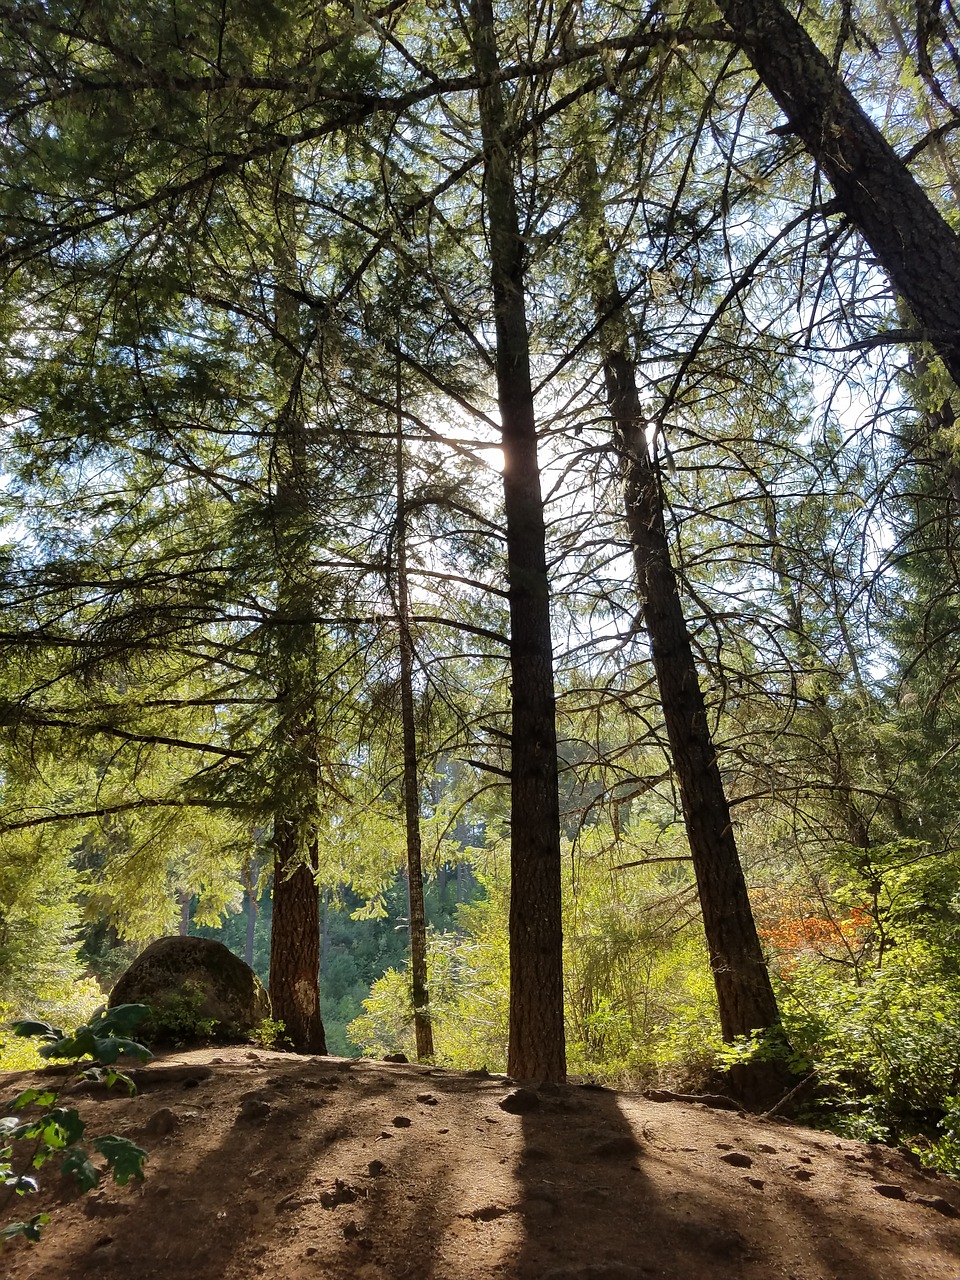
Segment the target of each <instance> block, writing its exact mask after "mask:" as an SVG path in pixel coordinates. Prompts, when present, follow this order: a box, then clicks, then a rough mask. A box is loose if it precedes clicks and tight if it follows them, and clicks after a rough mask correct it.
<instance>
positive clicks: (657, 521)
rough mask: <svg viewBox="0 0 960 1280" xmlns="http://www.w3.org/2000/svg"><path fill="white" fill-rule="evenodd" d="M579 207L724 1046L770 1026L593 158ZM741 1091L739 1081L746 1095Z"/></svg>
mask: <svg viewBox="0 0 960 1280" xmlns="http://www.w3.org/2000/svg"><path fill="white" fill-rule="evenodd" d="M582 163H583V168H584V172H585V177H584V183H583V190H582V193H581V196H582V199H581V204H582V208H583V212H584V216H585V218H586V220H587V222H588V225H589V228H590V232H591V235H590V240H591V241H592V242H593V243H594V245H595V246H596V247H595V250H594V256H593V259H592V261H591V263H590V275H591V278H592V291H593V302H594V306H595V309H596V312H597V317H598V322H599V325H600V330H599V332H600V345H601V351H602V358H603V375H604V383H605V389H606V394H607V403H608V405H609V408H610V416H611V419H612V424H613V436H614V444H615V447H616V450H617V453H618V456H619V459H620V467H621V472H622V475H623V485H624V501H625V508H626V519H627V527H628V530H629V534H630V545H631V549H632V552H633V562H634V571H635V574H636V580H637V589H638V593H639V595H640V598H641V601H642V605H643V619H644V624H645V626H646V631H647V636H648V638H649V641H650V651H651V655H652V657H653V666H654V671H655V674H656V678H657V687H658V691H659V694H660V704H661V706H662V708H663V717H664V723H665V726H666V730H667V738H668V741H669V745H670V754H671V756H672V759H673V767H674V772H675V774H676V778H677V786H678V789H679V792H680V801H681V805H682V807H683V818H684V823H685V826H686V832H687V840H688V842H689V845H690V854H691V858H692V861H693V868H694V874H695V876H696V881H697V891H698V894H699V898H700V908H701V912H702V914H703V925H704V932H705V934H706V940H707V949H708V952H709V955H710V966H711V969H712V972H713V980H714V985H715V987H716V992H717V1003H718V1006H719V1011H720V1026H721V1030H722V1032H723V1036H724V1039H726V1040H732V1039H734V1038H735V1037H737V1036H745V1035H749V1034H750V1033H751V1032H752V1031H756V1030H763V1029H767V1028H771V1027H775V1026H778V1025H779V1023H780V1011H779V1009H778V1007H777V1001H776V997H775V995H774V993H773V988H772V986H771V984H770V976H769V973H768V971H767V966H766V961H765V959H764V956H763V950H762V948H761V946H760V939H759V937H758V935H757V929H756V924H755V922H754V919H753V910H752V908H751V906H750V897H749V894H748V893H747V886H746V881H745V880H744V876H743V869H742V867H741V865H740V858H739V855H738V852H737V845H736V839H735V836H734V831H733V824H732V823H731V820H730V810H729V806H728V804H727V797H726V792H725V790H724V786H723V778H722V777H721V774H720V766H719V764H718V763H717V753H716V750H715V749H714V746H713V741H712V739H711V735H710V726H709V722H708V720H707V709H706V704H705V702H704V699H703V693H702V691H701V688H700V681H699V676H698V672H697V666H696V661H695V659H694V655H693V649H692V647H691V645H690V637H689V632H688V630H687V625H686V620H685V619H684V616H683V605H682V602H681V600H680V593H679V590H678V587H677V579H676V574H675V573H674V569H673V563H672V560H671V555H670V543H669V541H668V539H667V534H666V526H665V523H664V515H663V495H662V491H661V487H660V475H659V470H658V467H657V464H656V462H655V461H654V459H653V458H652V457H651V454H650V450H649V447H648V444H647V439H646V435H645V430H644V428H645V426H646V423H645V420H644V417H643V414H642V411H641V405H640V397H639V393H638V390H637V378H636V369H635V366H634V363H633V360H632V359H631V356H630V352H629V344H628V339H627V330H626V324H625V317H624V303H623V299H622V296H621V294H620V290H619V286H618V284H617V276H616V266H615V262H614V259H613V254H612V251H611V249H610V248H609V245H608V242H607V235H606V226H605V222H604V216H603V208H602V198H601V192H600V184H599V179H598V175H597V171H596V167H595V165H594V162H593V159H592V157H589V156H584V157H583V161H582ZM751 1083H752V1082H750V1081H748V1080H745V1081H744V1084H745V1086H747V1087H750V1086H751Z"/></svg>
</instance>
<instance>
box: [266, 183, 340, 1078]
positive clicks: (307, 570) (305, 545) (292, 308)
mask: <svg viewBox="0 0 960 1280" xmlns="http://www.w3.org/2000/svg"><path fill="white" fill-rule="evenodd" d="M292 182H293V179H292V174H291V173H290V171H289V162H285V163H284V168H283V170H282V171H281V173H280V175H279V178H278V183H277V192H276V200H277V239H276V242H275V252H274V260H275V264H276V272H277V280H278V282H279V287H278V289H277V294H276V299H275V303H274V306H275V312H276V319H277V332H278V334H279V335H281V339H285V341H284V340H281V341H278V343H277V349H276V356H275V372H276V374H277V383H278V386H279V388H280V395H281V396H282V397H283V403H282V404H281V406H280V407H279V411H278V414H277V423H276V431H275V438H274V440H273V446H272V456H271V471H272V475H273V498H272V506H273V527H274V545H275V551H276V574H277V610H276V617H275V619H274V628H275V640H274V652H275V654H276V673H275V680H276V692H277V730H276V751H275V754H274V760H273V770H274V777H273V786H274V792H275V800H274V823H273V857H274V875H273V927H272V931H271V937H270V999H271V1002H272V1004H273V1016H274V1018H276V1019H278V1020H279V1021H280V1022H282V1023H283V1024H284V1028H285V1032H284V1038H285V1041H286V1043H288V1044H289V1045H290V1047H291V1048H293V1049H295V1050H297V1052H299V1053H326V1051H327V1049H326V1040H325V1037H324V1032H323V1023H322V1021H321V1018H320V907H319V894H318V890H317V883H316V878H315V873H316V867H317V858H316V836H315V826H316V818H317V807H318V803H319V796H318V790H319V781H320V768H319V758H318V757H319V749H320V747H319V742H318V734H317V710H316V700H317V694H318V679H317V653H316V641H317V636H316V626H315V624H313V623H312V622H310V621H305V620H304V619H309V618H310V617H311V616H312V614H313V612H314V606H315V602H314V595H315V586H314V581H313V576H312V570H311V567H310V555H309V548H310V543H309V536H308V532H307V531H308V527H309V518H310V496H309V460H308V450H307V432H306V426H305V423H304V420H303V414H302V409H301V404H300V389H299V382H300V369H299V368H298V362H297V360H296V356H295V354H294V353H295V351H296V344H297V340H298V337H299V323H298V315H297V304H296V303H295V302H294V301H293V298H292V295H291V293H290V292H289V291H288V290H287V289H285V288H284V287H283V286H284V284H289V283H291V282H293V281H295V280H296V255H295V248H294V245H295V239H294V229H293V217H292V211H291V210H292V200H291V196H290V192H291V189H292Z"/></svg>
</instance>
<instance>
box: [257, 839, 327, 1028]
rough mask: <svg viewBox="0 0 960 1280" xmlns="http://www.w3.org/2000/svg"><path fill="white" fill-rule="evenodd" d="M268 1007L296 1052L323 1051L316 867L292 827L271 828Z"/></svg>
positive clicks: (318, 904)
mask: <svg viewBox="0 0 960 1280" xmlns="http://www.w3.org/2000/svg"><path fill="white" fill-rule="evenodd" d="M273 851H274V852H273V857H274V871H273V929H272V932H271V935H270V1003H271V1004H272V1006H273V1016H274V1018H275V1019H277V1020H278V1021H280V1022H282V1023H283V1026H284V1034H283V1040H284V1043H285V1044H287V1045H288V1046H289V1047H290V1048H291V1049H294V1050H295V1051H296V1052H297V1053H326V1052H327V1043H326V1038H325V1036H324V1033H323V1022H322V1020H321V1018H320V985H319V982H318V977H317V975H318V973H319V971H320V895H319V893H318V891H317V884H316V881H315V879H314V871H315V863H313V864H311V860H310V859H308V860H307V861H304V859H303V853H302V850H301V849H300V844H299V840H298V837H297V831H296V828H295V826H294V825H293V824H289V823H284V822H283V821H282V820H279V819H278V820H277V822H276V823H275V824H274V829H273Z"/></svg>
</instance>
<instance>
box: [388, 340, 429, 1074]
mask: <svg viewBox="0 0 960 1280" xmlns="http://www.w3.org/2000/svg"><path fill="white" fill-rule="evenodd" d="M401 393H402V387H401V366H400V361H399V359H398V360H397V439H396V464H397V620H398V622H399V631H400V716H401V720H402V722H403V807H404V819H405V827H406V835H407V891H408V896H409V903H410V910H409V919H410V981H411V987H412V992H411V994H412V996H413V1026H414V1032H415V1034H416V1038H417V1060H418V1061H419V1062H423V1061H425V1060H426V1059H431V1058H432V1057H433V1027H432V1026H431V1024H430V1011H429V1007H428V1006H429V999H430V997H429V992H428V990H427V917H426V912H425V910H424V905H423V865H422V858H421V841H420V779H419V768H418V764H419V761H418V759H417V726H416V714H415V713H416V708H415V706H414V701H413V636H412V634H411V632H410V592H409V587H408V583H407V497H406V483H405V482H406V475H405V468H404V458H403V433H402V426H403V422H402V416H401V408H400V405H401Z"/></svg>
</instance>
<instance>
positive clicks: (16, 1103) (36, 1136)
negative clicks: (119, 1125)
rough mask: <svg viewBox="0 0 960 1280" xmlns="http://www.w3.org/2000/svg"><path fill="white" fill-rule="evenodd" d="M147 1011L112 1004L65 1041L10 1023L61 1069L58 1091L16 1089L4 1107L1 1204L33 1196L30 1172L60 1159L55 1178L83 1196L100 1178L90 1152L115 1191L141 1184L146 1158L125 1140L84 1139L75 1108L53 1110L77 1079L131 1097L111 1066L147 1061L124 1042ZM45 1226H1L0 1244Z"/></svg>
mask: <svg viewBox="0 0 960 1280" xmlns="http://www.w3.org/2000/svg"><path fill="white" fill-rule="evenodd" d="M148 1012H149V1010H148V1009H147V1008H146V1006H144V1005H133V1004H127V1005H118V1006H117V1007H116V1008H115V1009H108V1010H106V1011H101V1012H98V1013H96V1014H95V1015H94V1016H93V1018H91V1019H90V1021H89V1022H88V1023H86V1024H84V1025H83V1026H80V1027H78V1028H77V1029H76V1031H74V1032H73V1034H72V1035H67V1034H65V1033H64V1032H63V1031H62V1030H60V1029H59V1028H57V1027H54V1026H52V1025H51V1024H50V1023H49V1022H35V1021H20V1022H16V1023H14V1024H13V1031H14V1033H15V1034H16V1035H18V1036H21V1037H25V1038H29V1039H32V1040H35V1041H37V1042H38V1043H39V1054H40V1057H41V1058H43V1059H46V1060H47V1061H51V1060H53V1061H65V1062H66V1063H67V1066H66V1068H65V1072H64V1076H63V1077H62V1078H61V1080H60V1082H59V1084H57V1083H51V1084H50V1085H44V1086H42V1087H40V1088H32V1089H25V1090H23V1091H22V1092H21V1093H19V1094H18V1095H17V1096H16V1097H15V1098H13V1099H11V1100H10V1102H8V1103H7V1104H6V1107H5V1108H4V1110H5V1111H8V1112H12V1113H14V1114H8V1115H3V1116H0V1142H2V1143H3V1145H2V1146H0V1187H3V1188H5V1189H6V1200H7V1203H9V1202H10V1201H11V1200H12V1199H13V1198H14V1197H18V1196H25V1195H29V1194H31V1193H33V1192H36V1191H38V1190H39V1182H38V1180H37V1178H36V1176H35V1173H34V1172H32V1171H36V1170H39V1169H41V1168H43V1166H44V1165H45V1164H46V1163H47V1162H48V1161H50V1160H54V1159H59V1161H60V1172H61V1173H62V1174H63V1175H65V1176H70V1177H73V1178H74V1179H75V1180H76V1182H77V1183H78V1184H79V1186H80V1189H81V1191H90V1190H91V1189H92V1188H93V1187H95V1186H97V1185H98V1183H99V1181H100V1177H101V1172H100V1170H99V1169H98V1168H97V1167H96V1165H94V1163H93V1160H92V1158H91V1157H92V1155H93V1154H94V1153H96V1154H98V1155H100V1156H102V1157H103V1159H104V1160H105V1162H106V1167H107V1168H108V1169H109V1170H110V1172H111V1174H112V1175H113V1180H114V1181H115V1182H117V1183H119V1184H120V1185H121V1186H124V1185H125V1184H126V1183H127V1182H128V1181H129V1180H130V1179H131V1178H136V1179H142V1178H143V1164H144V1161H145V1160H146V1158H147V1153H146V1152H145V1151H144V1150H142V1149H141V1148H140V1147H138V1146H136V1145H135V1144H134V1143H133V1142H131V1141H130V1140H129V1139H128V1138H121V1137H118V1136H117V1135H116V1134H112V1133H106V1134H101V1135H100V1136H99V1137H96V1138H93V1139H90V1140H87V1138H86V1122H85V1121H84V1120H82V1119H81V1117H80V1115H79V1113H78V1112H77V1111H76V1109H75V1108H73V1107H61V1106H58V1105H57V1103H58V1101H59V1096H60V1093H61V1091H62V1089H63V1087H64V1086H65V1084H67V1083H68V1082H69V1081H71V1080H77V1079H80V1080H97V1081H102V1082H103V1083H104V1084H106V1085H107V1086H112V1085H114V1084H117V1083H121V1084H124V1085H126V1087H127V1088H128V1090H129V1091H130V1092H131V1093H132V1092H133V1091H134V1086H133V1082H132V1081H131V1080H130V1078H129V1077H128V1076H126V1075H124V1074H123V1072H122V1071H119V1070H118V1069H117V1066H116V1064H117V1062H118V1061H120V1060H121V1059H122V1058H127V1057H133V1058H136V1059H138V1060H139V1061H144V1060H146V1059H147V1058H149V1057H150V1056H151V1055H150V1051H149V1050H148V1049H146V1048H144V1046H143V1045H142V1044H139V1043H138V1042H137V1041H135V1040H131V1039H130V1038H129V1035H130V1032H131V1031H132V1030H133V1029H134V1028H135V1027H136V1026H138V1025H139V1024H140V1023H141V1022H142V1021H143V1020H144V1019H145V1017H146V1016H147V1014H148ZM29 1111H33V1112H34V1113H35V1114H33V1115H30V1116H25V1115H24V1113H26V1112H29ZM27 1170H31V1172H27ZM0 1206H2V1207H0V1218H2V1217H3V1216H5V1212H6V1205H5V1204H3V1199H2V1195H0ZM47 1222H49V1215H48V1214H45V1213H36V1214H33V1215H32V1216H31V1217H28V1218H23V1219H18V1220H16V1221H13V1222H9V1223H6V1224H5V1225H0V1241H2V1240H8V1239H12V1238H13V1237H14V1236H24V1237H26V1239H28V1240H38V1239H39V1237H40V1232H41V1230H42V1228H43V1227H44V1226H45V1225H46V1223H47Z"/></svg>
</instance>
